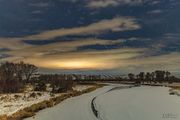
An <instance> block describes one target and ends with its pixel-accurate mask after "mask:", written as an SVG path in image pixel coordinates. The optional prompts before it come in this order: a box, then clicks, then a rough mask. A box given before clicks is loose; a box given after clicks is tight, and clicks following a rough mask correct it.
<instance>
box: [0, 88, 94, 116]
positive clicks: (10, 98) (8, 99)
mask: <svg viewBox="0 0 180 120" xmlns="http://www.w3.org/2000/svg"><path fill="white" fill-rule="evenodd" d="M90 87H92V86H90V85H77V86H75V87H73V90H76V91H83V90H85V89H88V88H90ZM62 94H63V93H62ZM62 94H55V95H53V96H52V94H50V93H49V92H27V93H18V94H0V116H1V115H5V114H6V115H11V114H13V113H15V112H17V111H18V110H20V109H23V108H26V107H29V106H31V105H33V104H36V103H39V102H42V101H44V100H49V99H50V98H52V97H55V96H60V95H62Z"/></svg>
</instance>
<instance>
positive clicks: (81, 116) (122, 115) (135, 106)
mask: <svg viewBox="0 0 180 120" xmlns="http://www.w3.org/2000/svg"><path fill="white" fill-rule="evenodd" d="M117 86H120V88H118V87H117ZM113 88H116V89H113ZM111 89H113V90H111ZM168 90H169V88H166V87H149V86H144V87H133V88H126V89H122V85H110V86H106V87H103V88H100V89H98V90H96V91H94V92H91V93H88V94H84V95H81V96H78V97H74V98H70V99H67V100H65V101H63V102H62V103H60V104H59V105H57V106H55V107H53V108H48V109H45V110H42V111H40V112H38V113H37V115H36V116H35V117H34V118H28V119H26V120H180V97H178V96H171V95H169V92H168ZM92 103H93V104H92ZM92 105H93V107H92Z"/></svg>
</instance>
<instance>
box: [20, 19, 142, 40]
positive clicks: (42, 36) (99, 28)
mask: <svg viewBox="0 0 180 120" xmlns="http://www.w3.org/2000/svg"><path fill="white" fill-rule="evenodd" d="M140 28H141V26H140V25H139V24H138V23H137V21H136V19H134V18H130V17H115V18H113V19H105V20H101V21H99V22H96V23H92V24H90V25H88V26H82V27H76V28H70V29H56V30H49V31H45V32H41V33H39V34H36V35H31V36H26V37H24V38H23V39H29V40H48V39H53V38H56V37H60V36H68V35H82V34H101V33H104V32H106V31H116V32H117V31H127V30H137V29H140Z"/></svg>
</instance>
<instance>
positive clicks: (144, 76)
mask: <svg viewBox="0 0 180 120" xmlns="http://www.w3.org/2000/svg"><path fill="white" fill-rule="evenodd" d="M128 78H129V80H130V81H135V82H138V83H145V82H146V83H152V82H153V83H157V82H158V83H162V82H168V83H172V82H179V79H178V78H176V77H175V76H173V75H171V73H170V72H169V71H163V70H156V71H154V72H146V73H145V72H140V73H139V74H137V75H135V74H133V73H129V74H128Z"/></svg>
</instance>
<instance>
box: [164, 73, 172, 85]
mask: <svg viewBox="0 0 180 120" xmlns="http://www.w3.org/2000/svg"><path fill="white" fill-rule="evenodd" d="M165 75H166V77H165V80H166V81H167V82H170V75H171V73H170V72H169V71H166V72H165Z"/></svg>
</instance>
